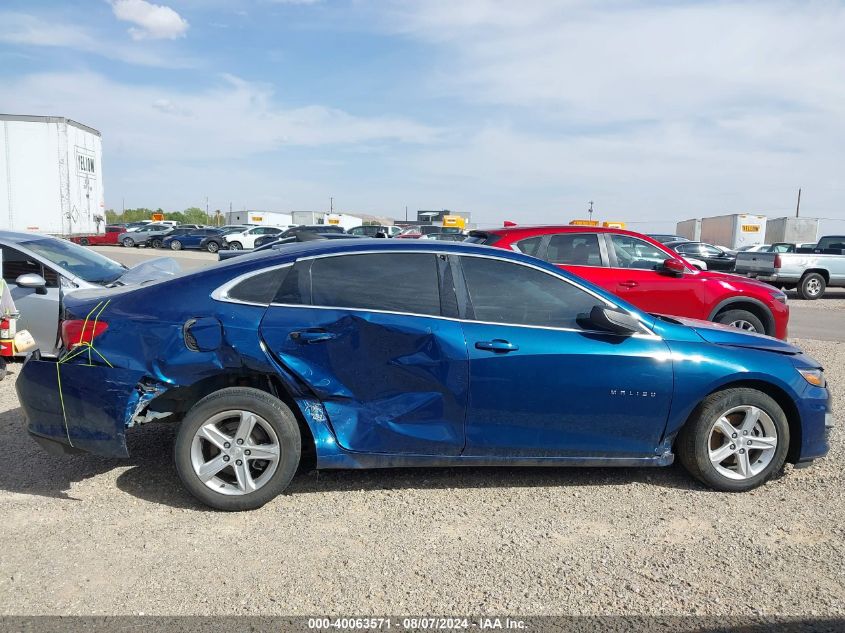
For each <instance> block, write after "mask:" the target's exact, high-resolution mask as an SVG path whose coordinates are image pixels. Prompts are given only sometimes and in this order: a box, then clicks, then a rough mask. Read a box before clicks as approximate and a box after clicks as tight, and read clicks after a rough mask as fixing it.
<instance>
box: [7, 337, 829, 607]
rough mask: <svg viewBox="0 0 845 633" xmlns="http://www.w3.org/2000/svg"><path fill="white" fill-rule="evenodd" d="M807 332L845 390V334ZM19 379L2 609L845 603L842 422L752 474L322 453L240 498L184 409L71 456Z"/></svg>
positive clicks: (11, 420) (12, 418) (10, 416)
mask: <svg viewBox="0 0 845 633" xmlns="http://www.w3.org/2000/svg"><path fill="white" fill-rule="evenodd" d="M798 342H799V344H801V345H802V346H803V347H804V348H805V349H806V350H807V351H808V352H809V353H810V354H812V355H814V356H815V357H817V358H819V359H820V360H821V361H823V362H824V364H825V365H826V366H827V367H828V370H829V378H830V381H831V383H832V385H833V391H834V397H835V398H836V400H837V401H838V402H840V403H842V402H845V343H824V342H818V341H811V340H802V341H798ZM15 369H16V368H13V370H15ZM13 386H14V379H13V377H9V378H7V379H6V380H5V381H4V382H2V383H0V445H2V446H3V448H4V451H5V455H6V458H5V467H4V468H3V469H2V471H0V517H2V530H0V614H22V615H32V614H138V613H145V614H200V615H210V614H216V615H221V614H253V615H255V614H261V615H272V614H327V613H328V614H337V615H350V614H359V615H361V614H368V613H393V614H407V613H413V614H424V615H425V614H451V613H482V614H484V613H495V612H498V613H511V614H523V615H527V614H535V615H537V614H628V615H633V614H654V613H660V614H714V615H717V614H718V615H727V614H730V615H736V616H740V615H743V616H756V615H765V616H773V615H800V616H805V617H806V616H839V617H841V616H843V615H845V496H843V494H842V490H843V484H845V481H843V474H842V472H843V462H844V461H845V454H843V440H842V435H841V432H840V433H839V435H838V436H836V435H835V436H834V440H833V448H832V451H831V454H830V455H829V457H828V458H827V459H825V460H822V461H820V462H817V463H816V464H815V465H814V466H812V467H810V468H807V469H801V470H794V469H792V468H791V467H788V468H787V472H786V474H785V475H784V476H783V477H781V478H780V479H778V480H776V481H774V482H770V483H769V484H768V485H767V486H765V487H764V488H762V489H758V490H756V491H754V492H752V493H746V494H735V495H730V494H722V493H716V492H712V491H709V490H706V489H704V488H703V487H702V486H700V485H698V484H696V483H694V482H692V480H691V479H690V478H689V477H688V476H687V475H686V474H685V473H684V471H683V470H682V469H681V468H680V467H679V466H673V467H671V468H668V469H654V470H649V469H638V470H636V469H618V470H611V469H582V470H575V469H548V470H546V469H534V470H532V469H479V468H473V469H448V470H428V469H426V470H399V471H372V472H322V473H319V474H317V473H310V474H301V475H299V476H297V478H296V479H295V480H294V483H293V485H292V488H291V490H290V494H286V495H284V496H283V497H280V498H279V499H277V500H276V501H275V502H273V503H270V504H269V505H267V506H266V507H264V508H263V509H261V510H258V511H255V512H250V513H242V514H222V513H216V512H211V511H208V510H206V509H204V508H202V507H200V506H198V505H197V504H196V503H194V502H193V501H192V500H191V498H189V497H188V496H187V494H186V493H184V492H183V491H182V489H181V487H180V485H179V483H178V481H177V477H176V473H175V471H174V468H173V466H172V464H171V459H170V442H171V440H172V437H173V433H172V429H171V428H169V427H168V426H165V425H150V426H148V427H144V428H142V429H140V431H139V432H137V433H135V434H133V436H132V438H131V442H130V448H131V450H132V458H131V459H130V460H129V461H128V462H125V461H118V460H104V459H100V458H96V457H86V456H83V457H62V458H57V457H50V456H48V455H46V454H45V453H43V452H42V451H41V450H40V449H38V448H37V446H36V445H35V444H34V443H33V442H32V441H31V440H30V439H29V438H28V437H27V436H26V435H25V434H24V433H23V431H22V418H21V415H20V409H19V408H18V404H17V400H16V397H15V394H14V390H13ZM840 422H841V418H840Z"/></svg>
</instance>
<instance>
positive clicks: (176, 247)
mask: <svg viewBox="0 0 845 633" xmlns="http://www.w3.org/2000/svg"><path fill="white" fill-rule="evenodd" d="M170 248H171V249H172V250H174V251H181V250H182V242H180V241H179V240H173V241H172V242H170Z"/></svg>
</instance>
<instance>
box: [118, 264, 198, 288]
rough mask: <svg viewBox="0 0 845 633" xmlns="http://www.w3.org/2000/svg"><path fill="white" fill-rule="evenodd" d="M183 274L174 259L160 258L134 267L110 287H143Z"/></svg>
mask: <svg viewBox="0 0 845 633" xmlns="http://www.w3.org/2000/svg"><path fill="white" fill-rule="evenodd" d="M181 272H182V269H181V268H180V267H179V263H178V262H177V261H176V260H175V259H173V258H172V257H158V258H156V259H150V260H147V261H145V262H143V263H141V264H138V265H137V266H134V267H132V268H130V269H129V270H127V271H126V272H125V273H123V274H122V275H121V276H120V277H118V278H117V279H115V280H114V281H113V282H112V283H111V284H109V285H110V286H141V285H143V284H145V283H149V282H150V281H157V280H159V279H164V278H165V277H173V276H174V275H178V274H179V273H181Z"/></svg>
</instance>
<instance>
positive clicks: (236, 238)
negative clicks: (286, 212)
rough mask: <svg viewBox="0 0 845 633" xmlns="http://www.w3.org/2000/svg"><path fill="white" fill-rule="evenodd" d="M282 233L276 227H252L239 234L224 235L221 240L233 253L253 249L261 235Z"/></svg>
mask: <svg viewBox="0 0 845 633" xmlns="http://www.w3.org/2000/svg"><path fill="white" fill-rule="evenodd" d="M281 232H282V229H280V228H279V227H277V226H253V227H252V228H249V229H247V230H245V231H241V232H240V233H229V234H228V235H224V236H223V239H225V240H226V243H227V244H228V245H229V248H231V249H232V250H233V251H239V250H241V249H244V248H255V240H256V238H259V237H261V236H262V235H278V234H279V233H281Z"/></svg>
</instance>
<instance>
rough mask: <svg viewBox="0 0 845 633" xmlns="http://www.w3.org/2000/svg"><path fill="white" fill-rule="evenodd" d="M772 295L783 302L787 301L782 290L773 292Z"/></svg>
mask: <svg viewBox="0 0 845 633" xmlns="http://www.w3.org/2000/svg"><path fill="white" fill-rule="evenodd" d="M772 297H773V298H774V300H775V301H780V302H781V303H786V294H785V293H783V292H780V291H777V292H773V293H772Z"/></svg>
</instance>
